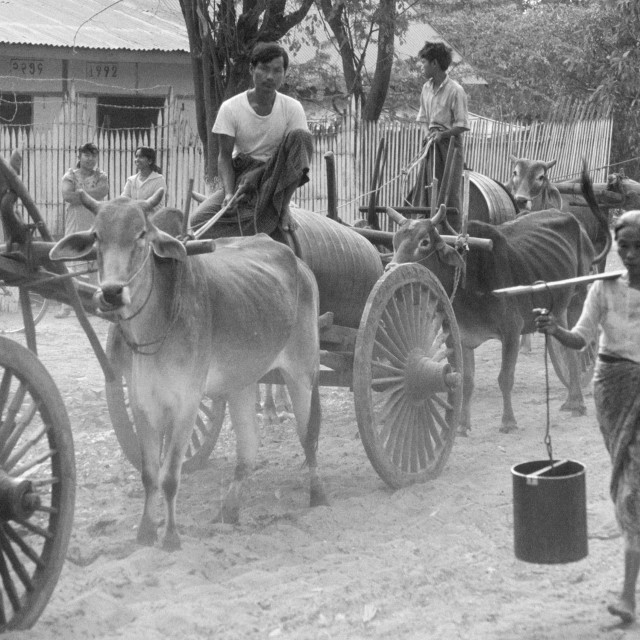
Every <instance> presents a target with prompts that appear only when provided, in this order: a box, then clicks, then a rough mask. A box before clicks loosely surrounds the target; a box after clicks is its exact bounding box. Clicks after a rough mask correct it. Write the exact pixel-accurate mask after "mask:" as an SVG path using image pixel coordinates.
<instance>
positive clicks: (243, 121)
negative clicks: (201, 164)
mask: <svg viewBox="0 0 640 640" xmlns="http://www.w3.org/2000/svg"><path fill="white" fill-rule="evenodd" d="M288 66H289V56H288V54H287V52H286V51H285V50H284V49H283V48H282V47H281V46H280V45H278V44H277V43H275V42H261V43H258V44H257V45H256V46H255V47H254V49H253V52H252V54H251V63H250V70H251V77H252V80H253V88H251V89H249V90H248V91H245V92H243V93H240V94H238V95H235V96H233V97H232V98H229V99H228V100H225V101H224V102H223V103H222V105H221V106H220V109H219V111H218V115H217V117H216V120H215V123H214V125H213V133H215V134H217V135H218V143H219V153H218V175H219V177H220V180H221V182H222V188H221V189H219V190H218V191H216V192H215V193H213V194H212V195H211V196H210V197H209V198H207V199H206V200H204V202H202V203H201V204H200V205H199V206H198V208H197V209H196V210H195V211H194V214H193V216H192V218H191V227H192V229H193V230H194V231H197V229H198V227H199V226H201V225H202V224H204V223H206V221H207V220H209V219H210V218H211V217H212V216H213V215H214V214H215V213H216V212H217V211H219V210H220V208H221V207H224V206H225V205H227V204H228V203H229V201H230V200H231V198H232V197H233V196H234V194H236V192H237V191H238V190H240V191H242V192H244V193H245V196H244V198H243V200H242V202H240V203H239V204H238V205H237V206H236V207H234V208H233V210H230V211H228V212H227V213H226V214H225V215H223V216H222V218H220V220H219V221H217V222H216V223H215V224H214V226H213V227H212V228H211V229H210V230H209V232H208V234H205V236H204V237H223V236H238V235H250V234H253V233H258V232H263V233H267V234H273V233H274V231H276V229H278V228H279V229H281V230H283V231H293V229H294V228H295V226H296V223H295V221H294V220H293V218H292V216H291V212H290V209H289V202H290V200H291V196H292V195H293V193H294V191H295V190H296V189H297V188H298V187H299V186H301V185H303V184H305V183H306V182H308V181H309V177H308V172H309V165H310V162H311V155H312V153H313V139H312V136H311V134H310V132H309V129H308V126H307V118H306V116H305V113H304V109H303V108H302V105H301V104H300V102H298V101H297V100H295V99H294V98H291V97H289V96H286V95H284V94H282V93H280V92H279V89H280V87H281V86H282V84H283V82H284V79H285V76H286V72H287V68H288Z"/></svg>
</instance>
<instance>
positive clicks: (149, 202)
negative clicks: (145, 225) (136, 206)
mask: <svg viewBox="0 0 640 640" xmlns="http://www.w3.org/2000/svg"><path fill="white" fill-rule="evenodd" d="M163 198H164V188H163V187H160V188H159V189H158V190H157V191H156V192H155V193H154V194H153V195H152V196H151V197H150V198H147V199H146V200H145V201H144V204H143V205H142V208H143V209H144V211H145V212H146V213H149V212H150V211H153V210H154V209H155V208H156V207H157V206H158V205H159V204H160V203H161V202H162V200H163Z"/></svg>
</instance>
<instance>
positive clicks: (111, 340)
mask: <svg viewBox="0 0 640 640" xmlns="http://www.w3.org/2000/svg"><path fill="white" fill-rule="evenodd" d="M106 354H107V357H108V358H109V361H110V362H111V365H112V367H113V369H114V372H115V374H116V378H115V380H113V381H108V380H107V382H106V399H107V409H108V410H109V417H110V418H111V424H112V425H113V430H114V432H115V434H116V438H117V439H118V443H119V444H120V447H121V448H122V451H123V453H124V455H125V457H126V458H127V460H129V462H130V463H131V464H132V465H133V466H134V467H135V468H136V469H137V470H138V471H140V470H141V469H142V459H141V454H140V444H139V442H138V436H137V434H136V430H135V424H134V421H133V415H132V413H131V409H130V408H129V398H128V393H127V383H126V377H127V373H128V371H130V370H131V351H130V349H129V347H128V346H127V345H126V343H125V342H124V340H122V337H121V336H120V334H119V332H118V330H117V327H116V326H115V325H112V326H111V327H109V333H108V335H107V346H106ZM225 410H226V402H225V401H224V400H222V399H213V398H209V397H207V396H204V397H203V398H202V400H201V402H200V408H199V409H198V416H197V418H196V423H195V425H194V428H193V431H192V432H191V438H190V440H189V445H188V447H187V451H186V454H185V459H184V464H183V465H182V469H183V471H186V472H187V473H189V472H191V471H195V470H196V469H201V468H202V467H203V466H204V464H206V462H207V460H208V459H209V456H210V455H211V452H212V451H213V450H214V448H215V446H216V443H217V441H218V436H219V435H220V431H221V429H222V423H223V422H224V415H225Z"/></svg>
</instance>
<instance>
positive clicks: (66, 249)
mask: <svg viewBox="0 0 640 640" xmlns="http://www.w3.org/2000/svg"><path fill="white" fill-rule="evenodd" d="M95 241H96V236H95V235H94V233H93V231H78V232H77V233H72V234H71V235H68V236H66V237H64V238H62V240H59V241H58V242H57V243H56V244H55V245H54V246H53V248H52V249H51V251H49V258H50V259H51V260H74V259H75V258H83V257H84V256H86V255H87V254H88V253H90V252H91V249H93V245H94V243H95Z"/></svg>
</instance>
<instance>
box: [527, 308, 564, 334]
mask: <svg viewBox="0 0 640 640" xmlns="http://www.w3.org/2000/svg"><path fill="white" fill-rule="evenodd" d="M532 311H533V313H534V314H535V316H536V329H537V330H538V331H539V332H540V333H546V334H547V335H549V336H552V335H554V334H555V332H556V329H557V327H558V323H557V322H556V319H555V318H554V317H553V314H552V313H551V312H550V311H549V310H548V309H533V310H532Z"/></svg>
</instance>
